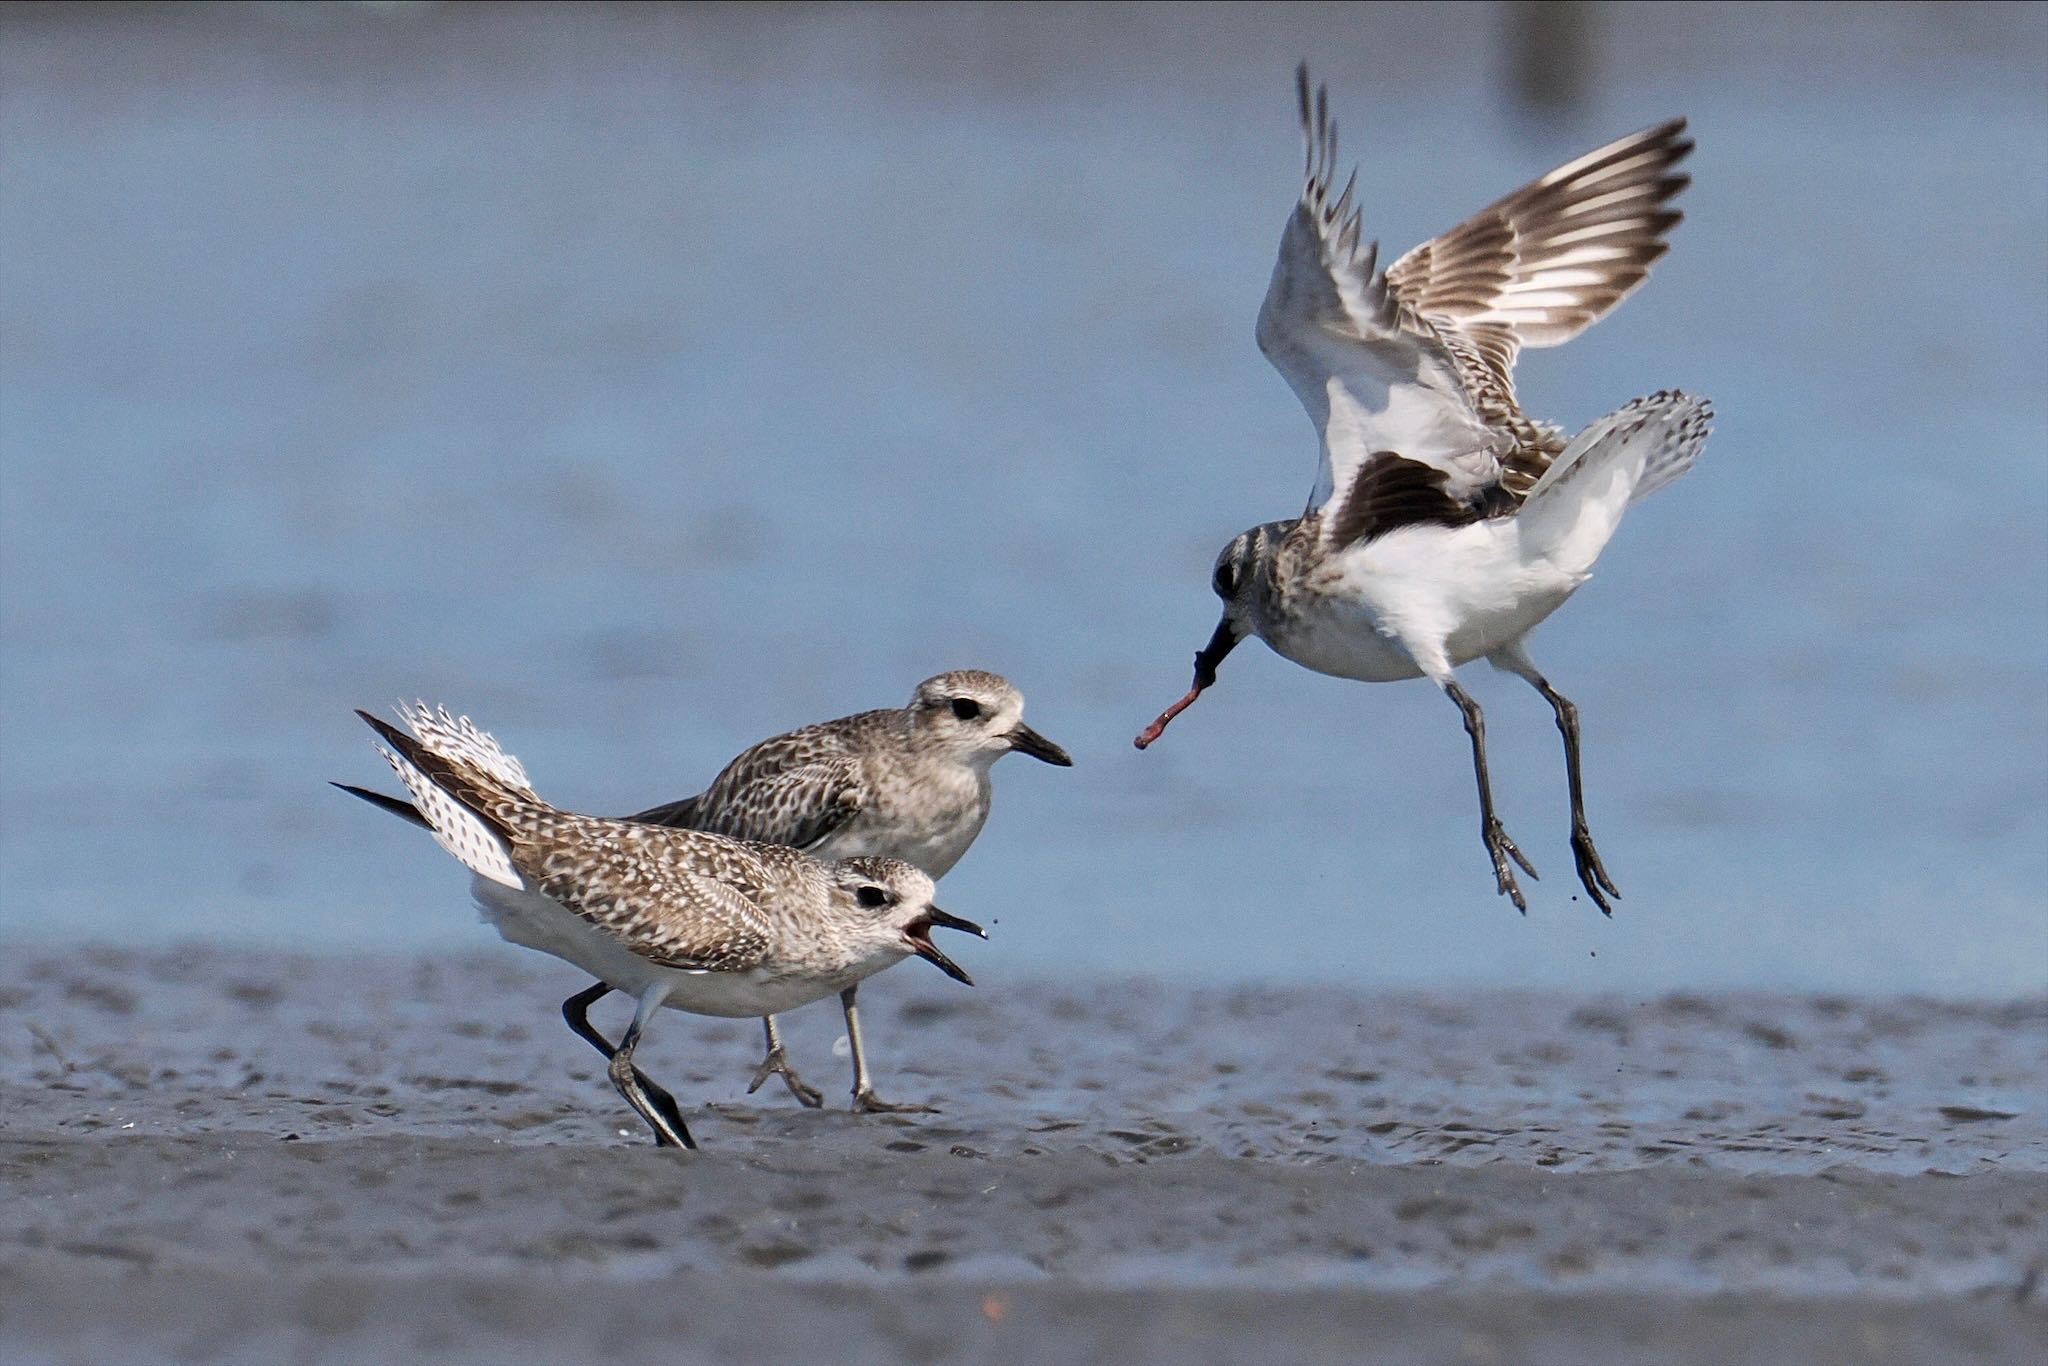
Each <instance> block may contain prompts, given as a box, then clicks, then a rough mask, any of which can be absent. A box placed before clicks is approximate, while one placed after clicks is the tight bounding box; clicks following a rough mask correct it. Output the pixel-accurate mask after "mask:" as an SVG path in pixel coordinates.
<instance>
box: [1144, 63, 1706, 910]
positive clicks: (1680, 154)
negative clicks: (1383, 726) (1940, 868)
mask: <svg viewBox="0 0 2048 1366" xmlns="http://www.w3.org/2000/svg"><path fill="white" fill-rule="evenodd" d="M1297 86H1298V89H1299V95H1300V105H1301V126H1302V136H1303V138H1304V140H1305V141H1306V143H1307V146H1308V158H1307V166H1306V172H1305V183H1304V186H1303V189H1302V193H1301V198H1300V200H1299V202H1297V204H1296V205H1295V207H1294V210H1293V212H1292V214H1290V216H1289V218H1288V220H1287V225H1286V227H1285V229H1284V230H1283V232H1282V235H1281V241H1280V256H1279V260H1278V262H1277V263H1276V264H1275V266H1274V268H1273V276H1272V281H1271V283H1270V284H1269V285H1268V287H1267V291H1266V298H1265V301H1264V303H1263V304H1262V305H1261V306H1260V309H1259V321H1258V342H1259V349H1260V350H1261V351H1263V352H1264V353H1265V355H1266V357H1267V359H1269V360H1270V361H1271V362H1272V363H1273V365H1274V367H1275V368H1276V369H1277V370H1279V372H1280V373H1281V375H1282V376H1283V377H1284V378H1285V379H1286V380H1287V383H1288V385H1289V386H1290V387H1291V388H1292V389H1293V390H1294V392H1295V394H1296V395H1297V396H1298V397H1299V398H1300V399H1301V402H1302V405H1303V406H1304V407H1305V408H1307V410H1308V414H1309V417H1310V419H1311V420H1312V421H1313V422H1314V423H1315V426H1316V431H1317V434H1318V436H1319V437H1320V438H1321V442H1322V461H1321V467H1320V470H1319V473H1318V475H1317V479H1316V485H1315V489H1314V490H1313V492H1312V493H1311V494H1310V498H1309V504H1308V507H1307V509H1306V510H1305V511H1304V512H1303V514H1302V515H1301V516H1300V517H1297V518H1294V519H1291V520H1286V521H1276V522H1267V523H1265V524H1264V525H1261V526H1257V527H1254V528H1252V529H1251V530H1249V531H1246V532H1243V533H1241V534H1240V535H1238V536H1237V537H1236V538H1235V539H1234V540H1232V541H1231V543H1230V544H1229V545H1227V546H1225V547H1224V549H1223V552H1222V553H1221V554H1220V555H1219V556H1217V559H1216V567H1215V576H1214V580H1213V586H1214V588H1215V590H1216V593H1217V596H1219V597H1220V598H1222V599H1223V602H1224V614H1223V620H1222V621H1221V622H1220V623H1219V624H1218V625H1217V628H1216V632H1215V634H1214V635H1213V636H1212V637H1211V638H1210V640H1209V643H1208V644H1207V645H1206V646H1204V647H1203V648H1202V649H1201V650H1200V651H1199V652H1197V654H1196V655H1195V680H1194V686H1193V687H1192V688H1191V689H1190V690H1189V691H1188V693H1187V694H1186V696H1184V697H1182V698H1181V699H1180V700H1179V701H1178V702H1176V703H1174V705H1173V706H1171V707H1169V708H1167V710H1166V711H1164V712H1162V713H1161V714H1160V716H1159V717H1158V719H1157V720H1155V721H1154V722H1153V723H1152V724H1151V725H1150V726H1148V727H1147V728H1146V729H1145V730H1144V732H1142V733H1141V734H1140V735H1139V736H1138V740H1137V744H1138V747H1139V748H1140V749H1143V748H1145V747H1146V746H1148V745H1150V744H1151V743H1152V742H1153V741H1154V740H1156V739H1158V738H1159V735H1160V734H1161V733H1162V732H1163V731H1164V730H1165V728H1166V726H1167V724H1168V723H1169V722H1171V721H1172V720H1173V718H1174V717H1175V716H1178V715H1179V714H1180V713H1181V712H1182V711H1184V710H1185V709H1186V708H1187V707H1188V706H1189V705H1191V704H1192V703H1193V702H1194V700H1195V699H1196V697H1198V696H1199V695H1200V694H1201V692H1202V691H1203V689H1205V688H1207V687H1209V686H1210V685H1211V684H1213V683H1214V682H1215V680H1216V667H1217V665H1218V664H1220V663H1221V662H1222V660H1223V658H1224V657H1225V656H1226V655H1228V654H1229V653H1230V651H1231V649H1232V648H1234V647H1235V646H1236V645H1237V643H1238V642H1239V641H1240V640H1242V639H1244V638H1245V637H1246V636H1250V635H1256V636H1258V637H1259V638H1261V639H1262V640H1264V641H1266V643H1267V644H1269V645H1271V646H1272V647H1273V649H1274V650H1276V651H1278V652H1279V653H1280V654H1282V655H1284V656H1286V657H1287V658H1289V659H1291V660H1294V661H1295V662H1296V663H1298V664H1301V665H1303V666H1304V667H1306V668H1310V669H1314V670H1316V671H1318V672H1320V673H1327V674H1333V675H1336V676H1338V677H1342V678H1355V679H1360V680H1363V681H1366V682H1384V681H1389V680H1394V679H1403V678H1416V677H1427V678H1429V679H1430V680H1431V681H1432V682H1434V683H1436V684H1437V685H1438V686H1439V687H1440V688H1442V689H1443V690H1444V692H1445V693H1446V694H1447V695H1448V696H1449V697H1450V698H1451V699H1452V701H1454V702H1455V703H1457V705H1458V707H1459V710H1460V712H1461V713H1462V715H1463V717H1464V721H1465V727H1466V730H1467V732H1468V733H1469V734H1470V737H1471V741H1472V752H1473V764H1474V769H1475V772H1476V775H1477V778H1478V782H1479V800H1480V822H1481V833H1482V836H1483V838H1484V840H1485V842H1486V847H1487V852H1488V854H1489V856H1490V857H1491V859H1492V862H1493V867H1494V873H1495V879H1496V884H1497V886H1498V887H1499V889H1500V891H1501V893H1502V894H1503V895H1505V896H1508V897H1510V898H1512V899H1513V901H1514V903H1515V905H1516V906H1518V907H1522V908H1524V909H1526V902H1525V900H1524V898H1523V896H1522V892H1521V888H1520V887H1519V885H1518V884H1517V882H1516V879H1515V876H1514V871H1513V868H1512V867H1511V866H1510V865H1511V862H1512V863H1513V864H1518V865H1520V867H1521V868H1522V870H1523V871H1524V872H1527V873H1528V874H1529V875H1530V876H1531V877H1533V876H1535V870H1534V869H1533V868H1531V867H1530V866H1529V863H1528V860H1527V859H1525V858H1523V857H1522V853H1521V850H1519V849H1518V848H1516V847H1515V845H1514V842H1513V841H1512V840H1510V839H1508V837H1507V834H1506V832H1505V831H1504V830H1503V829H1502V828H1501V825H1500V822H1499V820H1498V819H1497V818H1496V817H1495V815H1494V811H1493V797H1492V792H1491V788H1490V784H1489V782H1488V779H1487V773H1486V751H1485V738H1484V736H1485V731H1484V721H1483V718H1482V716H1481V713H1480V710H1479V707H1478V704H1477V703H1475V702H1473V701H1472V699H1471V698H1470V696H1469V695H1468V694H1466V692H1465V691H1464V689H1463V688H1461V687H1460V686H1459V685H1458V683H1457V681H1456V680H1455V678H1454V677H1453V670H1454V669H1456V668H1457V667H1458V666H1459V665H1461V664H1465V663H1468V662H1469V661H1471V660H1474V659H1480V658H1484V659H1486V660H1488V661H1489V662H1491V663H1492V664H1494V665H1495V666H1497V667H1499V668H1502V669H1506V670H1508V671H1510V672H1512V673H1515V674H1517V675H1519V676H1521V677H1522V678H1524V679H1526V680H1528V682H1529V683H1530V684H1531V685H1532V686H1534V687H1535V688H1536V689H1537V690H1538V691H1540V692H1541V693H1542V694H1543V696H1544V697H1545V699H1546V700H1548V701H1549V702H1550V704H1551V707H1552V709H1553V711H1554V713H1555V715H1556V717H1557V723H1558V727H1559V729H1560V731H1561V732H1562V733H1563V735H1564V740H1565V756H1566V771H1567V776H1568V778H1569V781H1570V788H1571V804H1572V850H1573V855H1574V857H1575V859H1576V860H1577V864H1578V872H1579V878H1580V881H1581V882H1582V883H1583V884H1584V886H1585V888H1586V890H1587V892H1588V893H1589V894H1590V895H1591V896H1592V898H1593V900H1594V902H1595V903H1596V904H1598V905H1599V906H1600V908H1601V909H1602V910H1603V911H1607V910H1610V909H1611V907H1610V905H1609V902H1608V897H1609V896H1613V895H1619V893H1617V892H1616V891H1615V888H1614V884H1613V882H1612V881H1611V880H1610V879H1609V878H1608V877H1607V873H1606V870H1605V868H1604V867H1602V866H1601V863H1600V859H1599V855H1598V853H1597V852H1596V851H1595V850H1594V848H1593V842H1592V836H1591V835H1590V834H1589V833H1588V832H1587V828H1586V820H1585V811H1584V805H1583V800H1582V789H1581V782H1580V774H1579V738H1578V713H1577V710H1576V709H1575V708H1574V707H1573V706H1572V704H1571V703H1570V702H1569V701H1568V700H1567V699H1565V698H1564V697H1563V696H1562V695H1561V694H1559V693H1557V692H1556V691H1555V690H1554V689H1552V688H1551V687H1550V685H1549V683H1548V682H1547V681H1545V680H1544V678H1543V676H1542V675H1541V674H1540V673H1538V672H1537V671H1536V667H1535V665H1534V664H1532V663H1531V662H1530V661H1529V658H1528V655H1527V653H1526V651H1525V649H1524V646H1523V640H1524V637H1526V636H1527V635H1528V633H1529V632H1530V631H1531V630H1533V629H1534V628H1535V627H1536V625H1537V624H1538V623H1539V622H1541V621H1543V620H1544V618H1546V617H1548V616H1549V615H1550V613H1552V612H1553V611H1555V610H1557V608H1558V607H1559V606H1560V605H1562V604H1563V603H1564V601H1565V600H1566V599H1567V598H1569V597H1570V596H1571V595H1572V593H1574V592H1575V591H1577V589H1578V588H1579V586H1580V585H1581V584H1583V583H1584V582H1585V581H1586V580H1587V578H1588V577H1590V576H1591V573H1592V569H1593V564H1594V561H1595V560H1597V559H1598V557H1599V554H1600V551H1601V550H1602V549H1603V548H1604V547H1605V546H1606V544H1607V541H1608V538H1609V537H1611V536H1612V535H1613V533H1614V530H1615V528H1616V526H1618V525H1619V523H1620V521H1621V516H1622V513H1623V511H1624V510H1625V509H1626V508H1627V506H1628V505H1629V504H1630V503H1631V502H1632V501H1634V500H1636V499H1639V498H1642V497H1644V496H1646V495H1647V494H1649V493H1651V492H1654V491H1655V490H1656V489H1658V488H1661V487H1663V485H1665V484H1666V483H1669V482H1670V481H1671V480H1672V479H1674V478H1676V477H1677V476H1678V475H1680V474H1682V473H1684V472H1685V470H1686V469H1687V468H1689V467H1690V466H1691V464H1692V462H1693V459H1694V458H1695V457H1696V456H1697V454H1698V452H1699V450H1700V448H1701V446H1702V445H1703V444H1704V443H1705V441H1706V437H1707V430H1708V421H1709V418H1710V416H1711V414H1710V412H1709V410H1708V407H1707V405H1706V404H1705V403H1704V402H1702V401H1701V400H1699V399H1695V398H1692V397H1689V396H1687V395H1685V394H1681V393H1676V392H1666V393H1657V394H1653V395H1650V396H1649V397H1647V398H1641V399H1637V400H1635V401H1634V402H1633V403H1630V404H1629V405H1628V406H1627V407H1625V408H1622V409H1621V410H1620V411H1618V412H1615V413H1611V414H1609V415H1608V416H1606V417H1604V418H1601V419H1599V420H1598V421H1596V422H1594V423H1592V424H1590V425H1589V426H1588V427H1587V428H1586V429H1585V430H1584V431H1583V432H1581V433H1579V435H1578V436H1576V437H1574V438H1572V440H1570V441H1569V442H1567V441H1565V440H1564V439H1563V436H1562V434H1561V433H1560V432H1559V430H1558V429H1557V428H1556V427H1554V426H1552V425H1550V424H1548V423H1544V422H1539V421H1536V420H1534V419H1532V418H1530V417H1528V416H1527V415H1526V414H1525V413H1523V411H1522V409H1521V405H1520V402H1519V401H1518V399H1517V398H1516V395H1515V388H1514V377H1513V369H1514V362H1515V358H1516V356H1517V354H1518V353H1519V352H1520V349H1521V348H1522V347H1524V346H1556V345H1558V344H1560V343H1562V342H1565V341H1569V340H1570V339H1571V338H1573V337H1575V336H1577V335H1578V334H1579V333H1580V332H1581V331H1583V330H1584V329H1585V328H1587V327H1588V326H1590V325H1591V324H1592V323H1593V322H1595V321H1596V320H1598V319H1599V318H1600V317H1602V316H1603V315H1605V314H1606V313H1607V311H1608V310H1610V309H1611V308H1613V307H1614V306H1615V305H1616V304H1617V303H1619V302H1620V301H1621V300H1622V299H1623V298H1625V297H1626V296H1627V295H1628V294H1629V293H1630V292H1632V291H1633V290H1634V289H1635V288H1636V287H1637V286H1638V285H1640V284H1641V283H1642V282H1643V281H1644V279H1646V278H1647V276H1648V273H1649V267H1650V264H1651V262H1653V261H1655V260H1656V259H1657V258H1658V257H1660V256H1662V255H1663V254H1664V252H1665V251H1666V249H1667V248H1666V244H1665V242H1664V234H1665V233H1666V232H1667V231H1669V230H1670V228H1671V227H1672V226H1673V225H1674V224H1676V223H1677V222H1678V220H1679V214H1678V212H1677V211H1676V210H1674V209H1672V208H1670V207H1669V203H1670V201H1671V199H1672V198H1673V197H1675V196H1676V195H1677V194H1678V192H1679V191H1680V190H1682V189H1683V188H1684V187H1685V185H1686V183H1687V181H1686V177H1685V176H1683V175H1680V174H1677V173H1676V172H1674V171H1673V169H1672V168H1673V167H1674V166H1676V165H1677V163H1678V162H1679V161H1680V160H1681V159H1683V158H1684V157H1685V155H1686V154H1687V153H1688V152H1689V151H1691V150H1692V143H1691V142H1690V141H1688V140H1687V139H1686V138H1685V137H1684V131H1685V121H1684V120H1683V119H1673V120H1670V121H1669V122H1666V123H1662V124H1659V125H1657V126H1656V127H1654V128H1649V129H1646V130H1644V131H1643V132H1640V133H1635V134H1632V135H1630V136H1628V137H1625V138H1621V139H1618V140H1616V141H1614V142H1612V143H1609V144H1608V145H1607V146H1605V147H1602V148H1599V149H1598V150H1596V151H1593V152H1589V153H1587V154H1586V155H1585V156H1582V157H1579V158H1577V159H1576V160H1574V161H1571V162H1568V163H1566V164H1565V165H1563V166H1560V167H1558V168H1557V169H1556V170H1554V171H1552V172H1550V173H1549V174H1548V175H1545V176H1542V177H1539V178H1538V179H1537V180H1535V181H1533V182H1531V183H1530V184H1528V185H1525V186H1523V187H1522V188H1521V189H1519V190H1517V191H1515V192H1514V193H1513V194H1510V195H1508V196H1506V197H1505V198H1503V199H1500V200H1497V201H1496V202H1494V203H1493V204H1491V205H1489V206H1488V207H1487V208H1485V209H1482V210H1480V211H1479V212H1478V213H1477V214H1474V215H1473V216H1472V217H1471V218H1469V219H1467V220H1466V221H1465V222H1464V223H1461V224H1460V225H1459V226H1457V227H1455V228H1453V229H1451V230H1450V231H1449V232H1447V233H1444V234H1442V235H1441V236H1439V237H1436V238H1434V239H1432V240H1431V241H1429V242H1425V243H1423V244H1422V245H1421V246H1419V247H1417V248H1415V249H1414V250H1413V251H1410V252H1409V253H1408V254H1407V255H1405V256H1403V257H1402V258H1401V259H1400V260H1398V261H1396V262H1394V263H1393V264H1392V265H1391V266H1388V267H1387V268H1386V269H1385V270H1384V271H1382V270H1380V269H1379V268H1378V262H1379V248H1378V244H1377V243H1373V242H1367V241H1365V240H1364V234H1363V231H1362V227H1361V217H1360V214H1359V212H1358V210H1356V209H1355V208H1353V207H1352V202H1351V200H1352V190H1353V184H1354V183H1355V179H1356V177H1355V176H1354V177H1353V182H1351V183H1347V184H1346V185H1345V187H1344V189H1343V191H1342V192H1341V193H1334V192H1333V189H1332V187H1333V183H1334V176H1335V172H1336V166H1337V127H1336V124H1335V122H1334V121H1333V120H1332V119H1331V118H1330V114H1329V96H1328V92H1327V91H1324V90H1321V89H1318V90H1317V91H1316V92H1315V93H1314V96H1313V98H1311V95H1310V87H1309V81H1308V72H1307V69H1306V68H1305V67H1304V68H1302V69H1301V70H1300V71H1299V72H1298V73H1297Z"/></svg>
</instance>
